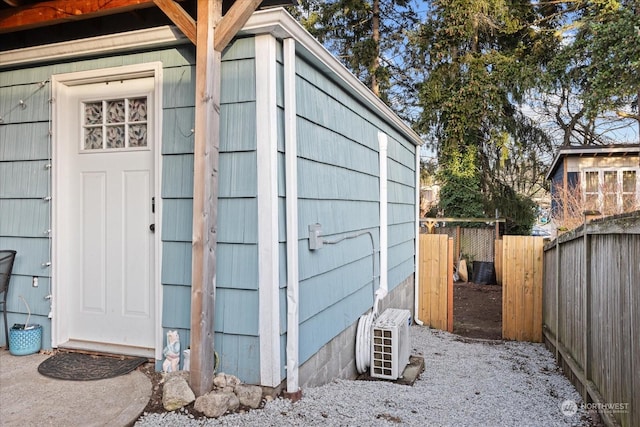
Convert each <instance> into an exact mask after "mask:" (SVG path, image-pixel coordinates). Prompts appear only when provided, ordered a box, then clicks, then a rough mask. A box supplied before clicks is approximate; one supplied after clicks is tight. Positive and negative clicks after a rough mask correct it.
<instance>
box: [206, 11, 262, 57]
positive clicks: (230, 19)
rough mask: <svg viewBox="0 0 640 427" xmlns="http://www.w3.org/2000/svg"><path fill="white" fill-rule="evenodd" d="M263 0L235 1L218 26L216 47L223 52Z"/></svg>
mask: <svg viewBox="0 0 640 427" xmlns="http://www.w3.org/2000/svg"><path fill="white" fill-rule="evenodd" d="M260 3H262V0H243V1H236V2H234V3H233V5H232V6H231V8H230V9H229V11H228V12H227V13H226V14H225V15H224V17H223V18H222V21H220V25H218V27H217V28H216V40H215V44H214V48H215V49H216V50H217V51H218V52H222V51H223V50H224V48H225V47H227V45H228V44H229V42H230V41H231V40H233V38H234V37H235V35H236V34H237V33H238V31H240V29H241V28H242V27H243V26H244V24H246V23H247V20H248V19H249V18H250V17H251V15H252V14H253V12H255V11H256V9H257V8H258V6H260Z"/></svg>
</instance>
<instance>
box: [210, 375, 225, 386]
mask: <svg viewBox="0 0 640 427" xmlns="http://www.w3.org/2000/svg"><path fill="white" fill-rule="evenodd" d="M213 385H214V386H215V387H217V388H225V387H226V386H227V376H226V375H225V374H224V373H219V374H217V375H216V376H215V377H213Z"/></svg>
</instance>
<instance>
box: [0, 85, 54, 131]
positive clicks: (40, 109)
mask: <svg viewBox="0 0 640 427" xmlns="http://www.w3.org/2000/svg"><path fill="white" fill-rule="evenodd" d="M49 88H50V85H49V83H46V84H45V85H41V84H40V82H37V83H30V84H21V85H17V86H5V87H1V86H0V112H2V120H3V123H4V124H11V123H34V122H48V121H49V108H50V104H49V97H50V95H49ZM20 101H23V104H20Z"/></svg>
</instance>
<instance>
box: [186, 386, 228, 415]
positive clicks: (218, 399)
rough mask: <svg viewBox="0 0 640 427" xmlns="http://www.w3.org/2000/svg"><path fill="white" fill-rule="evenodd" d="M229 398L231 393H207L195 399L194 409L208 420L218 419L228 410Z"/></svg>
mask: <svg viewBox="0 0 640 427" xmlns="http://www.w3.org/2000/svg"><path fill="white" fill-rule="evenodd" d="M231 396H233V394H231V393H220V392H217V391H212V392H209V393H207V394H205V395H203V396H200V397H198V398H197V399H196V403H195V405H194V409H195V410H196V411H199V412H202V413H203V414H204V415H205V416H207V417H209V418H218V417H220V416H222V415H224V414H225V413H226V412H227V411H228V410H229V409H230V407H231V403H232V402H231ZM234 397H235V396H234Z"/></svg>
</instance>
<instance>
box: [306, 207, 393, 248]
mask: <svg viewBox="0 0 640 427" xmlns="http://www.w3.org/2000/svg"><path fill="white" fill-rule="evenodd" d="M315 223H320V224H321V225H322V230H323V233H328V234H337V233H348V232H350V231H354V230H362V229H368V228H374V227H378V226H379V224H380V208H379V203H378V202H370V201H358V200H356V201H354V200H314V199H300V200H298V232H299V237H300V238H301V239H302V238H305V237H308V236H309V229H308V225H309V224H315Z"/></svg>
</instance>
